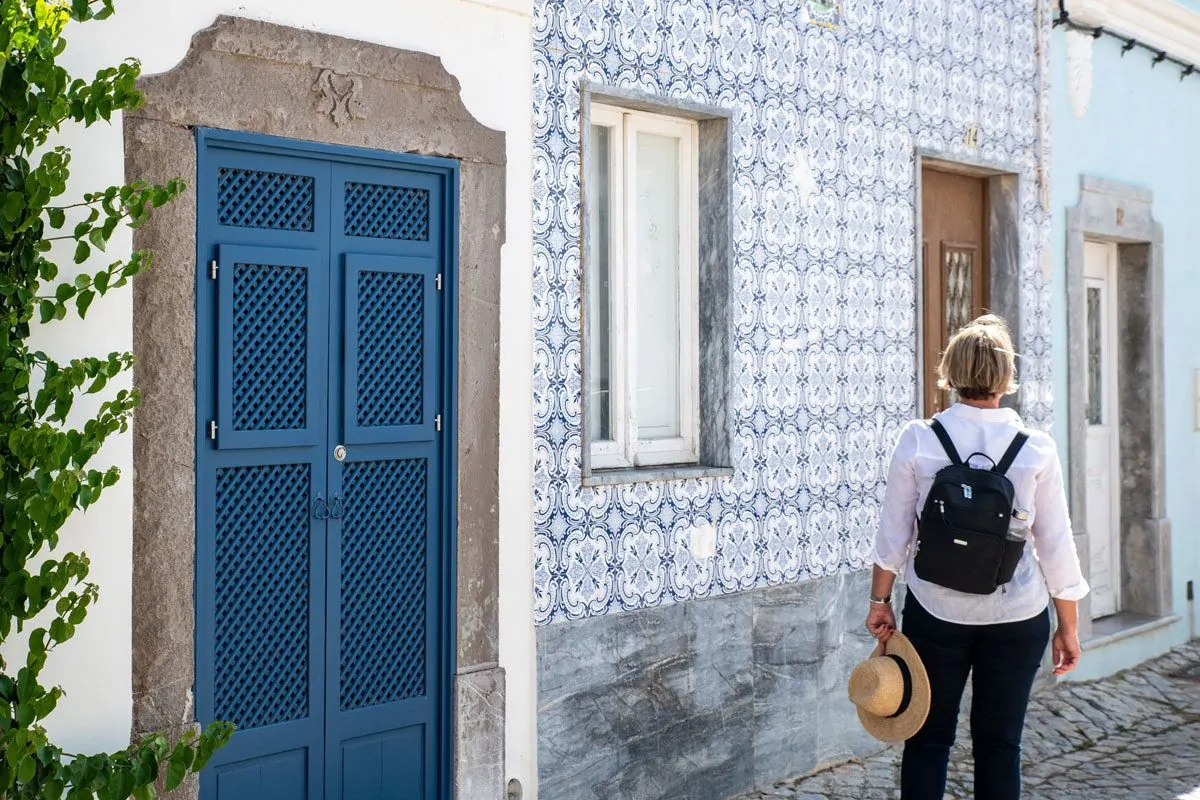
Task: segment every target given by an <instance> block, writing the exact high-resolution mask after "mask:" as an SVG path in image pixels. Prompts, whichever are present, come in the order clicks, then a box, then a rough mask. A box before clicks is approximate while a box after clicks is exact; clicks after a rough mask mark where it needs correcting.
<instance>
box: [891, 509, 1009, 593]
mask: <svg viewBox="0 0 1200 800" xmlns="http://www.w3.org/2000/svg"><path fill="white" fill-rule="evenodd" d="M1004 544H1005V543H1004V540H1003V539H1000V538H998V537H996V536H990V535H988V534H986V533H977V532H975V531H969V530H964V529H962V528H958V527H955V526H952V525H947V524H944V523H942V522H940V521H938V520H933V519H929V520H924V521H923V522H922V524H921V534H920V536H919V537H918V539H917V553H916V557H915V558H914V559H913V566H914V568H915V569H916V573H917V577H919V578H920V579H921V580H923V581H926V582H928V583H933V584H936V585H938V586H944V587H946V588H947V589H953V590H954V591H956V592H965V593H967V594H991V593H992V592H994V591H996V587H997V586H998V581H997V578H998V577H999V574H1000V567H1001V563H1002V562H1003V560H1004V550H1005V548H1004Z"/></svg>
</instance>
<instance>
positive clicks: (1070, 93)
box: [1067, 30, 1095, 119]
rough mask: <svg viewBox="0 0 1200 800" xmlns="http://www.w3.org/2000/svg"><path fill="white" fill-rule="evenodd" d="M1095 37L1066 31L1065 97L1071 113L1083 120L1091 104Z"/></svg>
mask: <svg viewBox="0 0 1200 800" xmlns="http://www.w3.org/2000/svg"><path fill="white" fill-rule="evenodd" d="M1093 42H1095V37H1093V36H1091V35H1089V34H1086V33H1081V32H1079V31H1075V30H1069V31H1067V97H1068V99H1069V100H1070V101H1071V113H1073V114H1074V115H1075V118H1076V119H1083V118H1084V116H1085V115H1086V114H1087V111H1088V105H1089V104H1090V103H1091V102H1092V44H1093Z"/></svg>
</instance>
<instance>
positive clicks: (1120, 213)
mask: <svg viewBox="0 0 1200 800" xmlns="http://www.w3.org/2000/svg"><path fill="white" fill-rule="evenodd" d="M1124 224H1125V209H1123V208H1121V207H1120V206H1117V226H1118V227H1120V226H1121V225H1124Z"/></svg>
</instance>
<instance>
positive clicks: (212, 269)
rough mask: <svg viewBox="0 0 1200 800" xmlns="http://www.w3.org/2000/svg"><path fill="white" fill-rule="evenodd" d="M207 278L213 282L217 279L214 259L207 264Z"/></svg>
mask: <svg viewBox="0 0 1200 800" xmlns="http://www.w3.org/2000/svg"><path fill="white" fill-rule="evenodd" d="M208 277H210V278H212V279H213V280H214V281H215V280H216V279H217V260H216V259H215V258H214V259H213V260H212V261H210V262H208Z"/></svg>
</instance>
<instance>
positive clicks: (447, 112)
mask: <svg viewBox="0 0 1200 800" xmlns="http://www.w3.org/2000/svg"><path fill="white" fill-rule="evenodd" d="M139 88H140V89H141V90H142V91H143V92H144V94H145V97H146V102H145V105H144V106H143V107H142V108H140V109H138V110H136V111H133V112H130V113H127V114H126V115H125V123H124V125H125V127H124V141H125V173H126V178H127V180H130V181H133V180H148V181H157V182H165V181H167V180H170V179H172V178H176V177H182V178H183V179H184V180H186V181H187V182H188V184H189V186H188V190H187V191H186V192H185V193H184V195H183V196H181V197H180V198H179V199H178V200H176V201H175V202H174V203H171V204H170V205H168V206H165V207H164V208H162V209H160V210H158V211H157V212H156V213H155V214H154V215H153V216H152V218H151V220H150V221H149V222H148V223H147V224H145V225H144V226H143V227H141V228H140V229H138V230H137V231H136V232H135V235H134V247H135V248H137V249H143V248H145V249H149V250H152V251H154V267H153V269H151V270H150V271H149V272H147V273H146V274H145V275H142V276H139V277H138V278H137V280H136V281H135V282H134V299H133V302H134V310H133V325H134V331H133V333H134V336H133V338H134V353H135V355H136V356H137V359H138V364H137V367H136V369H135V371H134V383H135V385H136V386H137V387H138V388H139V389H140V390H141V391H142V394H143V404H142V407H141V408H140V409H139V411H138V415H137V420H136V423H135V425H134V445H133V458H134V479H133V480H134V516H133V693H134V701H133V726H134V731H133V732H134V735H135V736H136V735H138V734H141V733H143V732H147V731H154V730H165V731H168V732H170V733H173V734H178V733H179V732H180V731H182V730H186V729H188V728H190V727H191V726H192V725H193V724H194V721H195V704H194V702H193V697H192V686H193V683H194V672H195V648H194V622H195V605H194V600H193V598H194V583H195V580H194V575H195V560H194V559H195V519H196V514H195V445H194V442H195V430H196V428H195V426H196V418H195V395H194V386H193V378H194V374H195V336H196V319H195V281H196V269H197V267H196V263H197V250H196V192H195V185H194V184H195V176H196V138H195V134H194V128H195V127H199V126H204V127H210V128H221V129H225V130H234V131H248V132H256V133H263V134H271V135H275V136H284V137H288V138H292V139H300V140H306V141H312V142H324V143H330V144H338V145H349V146H357V147H366V148H372V149H376V150H384V151H389V152H403V153H414V154H419V155H431V156H442V157H447V158H454V159H457V160H459V162H460V164H461V187H460V195H461V201H460V203H461V205H460V208H459V220H460V229H459V320H460V323H459V331H458V347H459V362H458V370H459V378H458V387H459V391H458V395H459V396H458V420H459V428H458V439H457V458H458V475H457V479H458V480H457V500H456V511H457V527H456V534H457V548H458V558H457V563H456V565H455V567H454V569H455V571H456V573H457V576H456V581H455V585H456V591H457V613H458V617H457V631H456V636H455V645H456V646H455V654H454V664H455V667H456V674H455V680H454V705H455V707H454V709H453V714H452V719H453V720H454V722H453V724H454V731H453V741H454V753H453V761H454V763H453V786H454V796H455V797H457V798H460V800H499V798H500V797H501V796H502V795H503V792H504V786H503V784H504V713H505V712H504V697H505V688H504V686H505V685H504V672H503V670H502V669H501V668H500V666H499V663H498V662H499V620H498V616H497V606H498V602H497V601H498V593H499V581H498V578H499V575H498V564H499V560H498V557H499V553H498V547H499V545H498V518H497V506H498V495H499V354H498V352H497V350H496V342H497V341H498V339H499V328H500V324H499V307H500V303H499V300H500V285H499V275H500V248H501V245H502V244H503V243H504V191H505V190H504V186H505V137H504V134H503V133H502V132H499V131H494V130H491V129H488V128H485V127H484V126H483V125H481V124H480V123H479V122H477V121H476V120H475V119H474V118H473V117H472V116H471V114H470V113H469V112H468V111H467V109H466V107H465V106H464V105H463V103H462V100H461V98H460V96H459V84H458V81H457V80H456V79H455V78H454V77H453V76H451V75H450V74H448V73H447V72H446V70H445V69H444V67H443V66H442V64H441V61H440V60H439V59H438V58H436V57H434V56H431V55H427V54H423V53H414V52H410V51H403V50H397V49H393V48H389V47H384V46H381V45H376V44H369V43H366V42H361V41H353V40H349V39H343V38H340V37H335V36H330V35H326V34H322V33H317V32H314V31H306V30H299V29H294V28H288V27H284V26H280V25H274V24H269V23H265V22H259V21H253V20H247V19H241V18H235V17H226V16H222V17H218V18H217V20H216V22H215V23H214V24H213V26H212V27H210V28H207V29H205V30H203V31H200V32H199V33H197V34H196V35H195V37H194V38H193V40H192V43H191V47H190V48H189V50H188V53H187V55H186V56H185V57H184V59H183V61H182V62H180V64H179V65H177V66H176V67H174V68H173V69H172V70H171V71H169V72H166V73H163V74H160V75H152V76H147V77H144V78H142V80H141V81H140V83H139ZM197 792H198V784H197V783H196V782H195V781H192V782H190V783H189V784H185V786H184V787H181V789H180V790H179V792H178V793H176V794H175V795H174V796H176V797H187V798H193V797H196V796H197Z"/></svg>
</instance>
